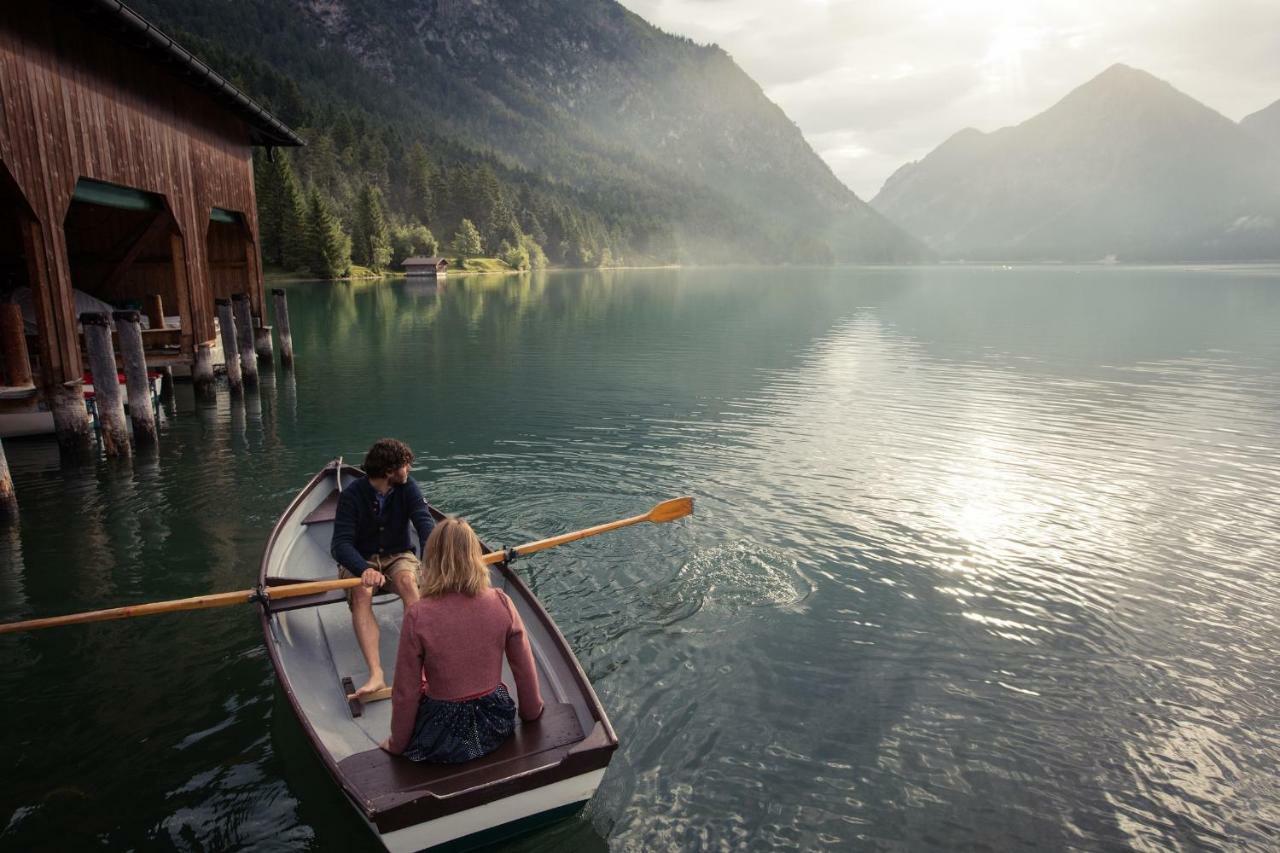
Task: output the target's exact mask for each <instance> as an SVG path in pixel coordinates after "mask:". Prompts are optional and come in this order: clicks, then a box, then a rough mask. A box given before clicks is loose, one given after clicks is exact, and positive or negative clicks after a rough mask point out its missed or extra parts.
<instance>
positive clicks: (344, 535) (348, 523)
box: [329, 491, 369, 575]
mask: <svg viewBox="0 0 1280 853" xmlns="http://www.w3.org/2000/svg"><path fill="white" fill-rule="evenodd" d="M359 520H360V511H359V510H358V509H357V508H356V498H355V495H353V494H352V493H351V492H348V491H343V492H342V493H341V494H340V495H338V508H337V510H335V511H334V514H333V539H332V541H331V542H330V543H329V553H330V554H332V555H333V559H335V560H337V561H338V565H340V566H342V567H343V568H344V569H346V570H347V571H349V572H351V573H352V574H353V575H361V574H364V570H365V569H367V568H369V561H368V560H366V559H365V558H364V557H362V556H360V552H359V551H357V550H356V525H357V524H358V523H359Z"/></svg>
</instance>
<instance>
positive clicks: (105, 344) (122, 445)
mask: <svg viewBox="0 0 1280 853" xmlns="http://www.w3.org/2000/svg"><path fill="white" fill-rule="evenodd" d="M80 325H82V326H83V327H84V348H85V349H86V350H88V356H89V372H90V373H92V374H93V404H94V408H96V409H97V411H98V426H99V428H100V429H101V430H102V447H103V449H104V450H105V451H106V452H107V455H108V456H129V455H131V454H132V453H133V448H132V447H131V446H130V445H129V425H128V423H126V422H125V419H124V398H122V397H121V396H120V380H119V379H118V378H117V373H116V353H115V348H114V347H113V346H112V345H111V319H110V317H109V316H108V315H107V314H106V313H99V312H91V313H88V314H81V315H80Z"/></svg>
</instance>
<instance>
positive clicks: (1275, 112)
mask: <svg viewBox="0 0 1280 853" xmlns="http://www.w3.org/2000/svg"><path fill="white" fill-rule="evenodd" d="M1240 126H1241V127H1243V128H1244V129H1245V130H1247V131H1249V132H1250V133H1252V134H1253V135H1254V136H1256V137H1258V138H1259V139H1261V140H1263V141H1265V142H1268V143H1270V144H1271V145H1274V146H1277V147H1280V101H1276V102H1275V103H1274V104H1272V105H1271V106H1269V107H1264V108H1263V109H1260V110H1258V111H1257V112H1256V113H1252V114H1250V115H1247V116H1245V117H1244V118H1242V119H1240Z"/></svg>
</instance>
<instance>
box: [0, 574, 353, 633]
mask: <svg viewBox="0 0 1280 853" xmlns="http://www.w3.org/2000/svg"><path fill="white" fill-rule="evenodd" d="M359 585H360V579H359V578H341V579H339V580H331V581H308V582H306V583H298V584H290V585H288V586H276V587H271V588H270V589H269V590H268V593H269V594H270V596H271V597H272V598H293V597H294V596H298V595H312V594H314V593H317V592H328V591H329V590H331V589H346V588H348V587H353V586H359ZM255 593H256V590H252V589H242V590H237V591H236V592H219V593H215V594H213V595H197V596H195V597H194V598H179V599H175V600H173V601H155V602H152V603H150V604H131V605H128V606H127V607H113V608H111V609H110V610H92V611H89V612H88V613H73V614H71V615H69V616H50V617H48V618H46V619H29V620H27V621H26V622H9V623H7V624H3V625H0V634H10V633H14V632H16V631H34V630H36V629H37V628H56V627H58V626H59V625H80V624H84V623H86V622H108V621H110V620H112V619H130V618H132V617H134V616H151V615H153V614H156V613H173V612H176V611H179V610H207V609H209V608H212V607H226V606H228V605H231V604H245V603H247V602H249V601H252V600H253V597H254V595H255Z"/></svg>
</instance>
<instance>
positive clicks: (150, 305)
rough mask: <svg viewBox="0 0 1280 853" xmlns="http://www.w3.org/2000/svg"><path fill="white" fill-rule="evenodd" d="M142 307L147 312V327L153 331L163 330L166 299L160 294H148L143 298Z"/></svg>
mask: <svg viewBox="0 0 1280 853" xmlns="http://www.w3.org/2000/svg"><path fill="white" fill-rule="evenodd" d="M142 307H143V308H145V309H146V312H147V325H148V326H149V327H151V328H152V329H163V328H164V297H162V296H161V295H160V294H158V293H148V294H147V295H146V296H145V297H143V300H142Z"/></svg>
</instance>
